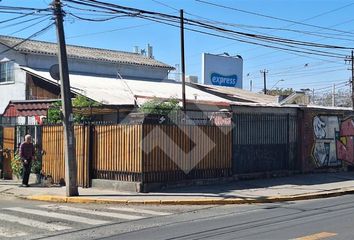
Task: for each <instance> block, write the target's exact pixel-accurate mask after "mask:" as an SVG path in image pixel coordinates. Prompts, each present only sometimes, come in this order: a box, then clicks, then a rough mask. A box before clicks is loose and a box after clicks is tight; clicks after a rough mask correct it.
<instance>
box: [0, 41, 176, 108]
mask: <svg viewBox="0 0 354 240" xmlns="http://www.w3.org/2000/svg"><path fill="white" fill-rule="evenodd" d="M67 54H68V62H69V71H70V73H71V74H78V75H85V76H91V77H94V76H101V77H102V76H105V77H109V78H112V79H117V78H125V79H140V80H143V81H145V80H151V79H154V80H163V79H166V78H167V76H168V73H169V71H171V70H173V69H174V68H173V67H171V66H169V65H167V64H165V63H162V62H160V61H157V60H156V59H154V58H153V57H152V56H151V54H150V55H148V56H150V57H147V56H144V55H141V54H138V53H130V52H122V51H115V50H108V49H98V48H91V47H83V46H74V45H67ZM57 62H58V59H57V44H56V43H51V42H43V41H35V40H26V41H25V39H22V38H15V37H9V36H0V98H1V101H0V114H1V113H3V112H4V110H5V107H6V106H7V105H8V103H9V101H10V100H35V99H56V98H58V97H59V94H60V91H59V89H58V88H55V87H53V84H50V83H46V82H43V81H38V79H37V78H33V77H32V76H31V75H30V74H28V71H25V70H24V69H23V67H27V68H30V69H35V70H40V71H42V72H47V73H48V72H49V69H50V67H51V66H53V65H54V64H57ZM97 80H99V79H97ZM96 83H97V84H98V82H96Z"/></svg>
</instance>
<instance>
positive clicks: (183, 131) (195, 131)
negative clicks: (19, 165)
mask: <svg viewBox="0 0 354 240" xmlns="http://www.w3.org/2000/svg"><path fill="white" fill-rule="evenodd" d="M75 136H76V157H77V162H78V181H79V184H80V185H81V186H84V187H88V186H89V181H90V179H91V178H98V179H110V180H120V181H135V182H142V183H155V182H156V183H158V182H176V181H180V180H187V179H203V178H214V177H224V176H228V175H230V174H231V162H232V134H231V127H216V126H174V125H96V126H76V127H75ZM42 138H43V140H42V148H43V150H44V152H45V154H44V156H43V160H42V161H43V170H44V171H45V173H47V174H51V175H52V176H53V178H54V180H55V182H58V181H60V180H61V179H64V155H63V129H62V127H59V126H45V127H43V130H42Z"/></svg>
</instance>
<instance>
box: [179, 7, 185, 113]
mask: <svg viewBox="0 0 354 240" xmlns="http://www.w3.org/2000/svg"><path fill="white" fill-rule="evenodd" d="M180 20H181V70H182V102H183V111H184V112H186V67H185V62H184V17H183V9H181V10H180Z"/></svg>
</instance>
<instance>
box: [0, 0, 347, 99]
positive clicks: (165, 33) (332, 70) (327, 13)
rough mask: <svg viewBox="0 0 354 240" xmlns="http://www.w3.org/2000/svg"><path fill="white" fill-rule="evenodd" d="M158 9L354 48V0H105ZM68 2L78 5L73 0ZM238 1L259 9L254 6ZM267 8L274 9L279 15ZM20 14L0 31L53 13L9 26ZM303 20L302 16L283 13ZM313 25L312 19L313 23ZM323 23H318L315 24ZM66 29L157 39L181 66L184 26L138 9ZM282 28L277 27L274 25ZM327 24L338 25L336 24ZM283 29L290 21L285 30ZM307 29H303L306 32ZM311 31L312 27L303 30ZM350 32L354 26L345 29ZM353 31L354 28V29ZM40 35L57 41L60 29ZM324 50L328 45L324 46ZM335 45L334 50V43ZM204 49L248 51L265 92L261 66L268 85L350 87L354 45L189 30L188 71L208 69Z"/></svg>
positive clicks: (127, 45) (26, 31)
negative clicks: (314, 46) (267, 43)
mask: <svg viewBox="0 0 354 240" xmlns="http://www.w3.org/2000/svg"><path fill="white" fill-rule="evenodd" d="M102 1H105V2H111V3H115V4H120V5H123V6H129V7H134V8H140V9H144V10H151V11H156V12H162V13H167V14H171V15H176V16H178V15H179V9H183V10H184V11H185V17H186V18H191V19H198V20H208V21H218V22H223V23H229V24H237V26H236V27H235V26H225V25H224V26H223V27H225V28H228V29H233V30H237V31H241V32H247V33H257V34H262V35H272V36H277V37H281V38H287V39H292V40H299V41H307V42H316V43H321V44H328V45H339V46H345V47H349V48H354V15H353V14H352V13H353V11H354V0H353V1H345V0H327V1H324V0H306V1H305V0H218V1H216V0H205V1H208V2H212V3H215V4H219V5H223V6H226V7H227V8H221V7H217V6H214V5H210V4H205V3H202V2H198V1H196V0H119V1H118V0H115V1H114V0H102ZM50 2H51V1H49V0H31V1H29V0H2V1H1V2H0V6H21V7H35V8H45V7H47V6H48V5H49V4H50ZM64 3H65V4H68V5H69V6H70V5H71V6H76V7H79V6H78V5H75V4H72V3H67V2H65V1H64ZM68 5H64V10H65V11H66V12H68V13H73V14H76V15H79V16H80V17H85V18H103V17H104V16H98V15H92V13H88V12H82V11H80V10H78V9H73V8H70V7H69V6H68ZM232 8H237V9H241V10H244V11H248V12H252V13H257V14H258V15H257V14H250V13H246V12H242V11H236V10H233V9H232ZM260 15H267V16H271V17H274V18H278V19H272V18H269V17H264V16H260ZM14 16H16V15H12V14H7V13H6V14H5V13H0V34H2V35H10V36H17V37H24V38H25V37H28V36H30V35H31V34H33V33H34V32H36V31H38V30H40V29H41V28H43V27H44V26H45V25H47V24H48V23H49V22H50V21H53V20H52V18H51V17H49V16H44V17H43V18H41V19H38V20H33V21H31V22H28V23H23V24H19V25H16V26H8V25H9V24H7V25H6V24H2V23H1V22H2V21H4V20H6V19H9V18H12V17H14ZM280 18H281V19H286V20H290V21H296V22H300V23H302V24H295V23H291V22H287V21H281V20H279V19H280ZM309 25H311V26H309ZM313 25H314V26H319V27H314V26H313ZM64 27H65V35H66V41H67V44H75V45H83V46H89V47H97V48H107V49H114V50H121V51H129V52H131V51H133V47H134V46H139V47H140V48H141V49H144V48H147V44H150V45H152V46H153V48H154V57H155V58H156V59H157V60H160V61H162V62H165V63H167V64H170V65H171V66H175V65H176V64H180V61H181V60H180V55H181V54H180V32H179V28H176V27H173V26H167V25H164V24H161V23H156V22H151V21H149V20H145V19H139V18H135V17H120V18H115V19H112V20H109V21H103V22H89V21H85V20H80V19H77V18H75V17H73V16H71V15H69V14H67V15H66V17H65V25H64ZM268 28H276V29H268ZM324 28H330V29H336V30H340V31H342V32H339V31H332V30H328V29H324ZM279 29H291V30H294V31H284V30H279ZM299 32H300V33H299ZM304 32H305V33H304ZM344 32H347V33H344ZM352 33H353V35H351V34H352ZM35 39H38V40H44V41H53V42H55V41H56V35H55V29H54V28H51V29H50V30H49V31H47V32H46V33H45V34H42V35H40V36H38V37H36V38H35ZM320 50H325V51H327V50H326V49H320ZM330 51H332V50H330ZM203 52H207V53H213V54H221V53H224V52H227V53H228V54H229V55H231V56H233V55H241V56H242V58H243V60H244V62H243V64H244V66H243V73H244V75H243V87H244V89H250V81H252V83H253V88H252V90H253V91H254V92H259V91H261V90H262V88H263V77H262V75H261V73H260V70H264V69H265V70H267V71H268V73H267V88H268V89H270V88H272V87H273V86H274V85H275V86H274V88H275V87H279V88H294V89H295V90H300V89H306V88H308V89H311V90H313V89H314V90H315V93H317V94H324V93H326V92H330V91H332V85H333V84H336V88H337V89H338V90H347V89H349V88H350V87H349V86H347V85H346V83H347V82H348V81H349V78H350V75H351V73H350V71H349V70H348V68H349V65H348V64H345V61H344V60H345V55H350V50H349V49H348V50H335V51H334V52H336V53H340V54H341V55H343V57H340V58H331V57H324V56H315V55H308V54H292V53H288V52H286V51H280V50H277V49H272V48H266V47H262V46H255V45H251V44H248V43H242V42H239V41H236V40H231V39H223V38H219V37H216V36H208V35H203V34H200V33H196V32H191V31H188V30H186V31H185V61H186V74H187V75H196V76H198V77H199V79H200V77H201V69H202V68H201V54H202V53H203Z"/></svg>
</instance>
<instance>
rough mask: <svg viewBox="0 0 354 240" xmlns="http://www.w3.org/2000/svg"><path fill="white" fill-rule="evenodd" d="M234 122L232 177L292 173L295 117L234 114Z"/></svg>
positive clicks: (294, 150) (294, 152)
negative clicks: (233, 175)
mask: <svg viewBox="0 0 354 240" xmlns="http://www.w3.org/2000/svg"><path fill="white" fill-rule="evenodd" d="M233 122H234V131H233V173H234V174H242V173H257V172H271V171H280V170H294V168H295V161H296V152H297V151H296V147H297V146H296V145H297V119H296V115H290V114H269V113H267V114H264V113H262V114H261V113H235V114H234V116H233Z"/></svg>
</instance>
